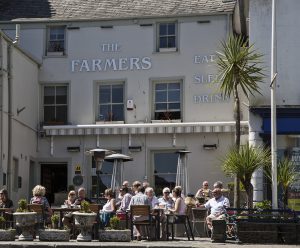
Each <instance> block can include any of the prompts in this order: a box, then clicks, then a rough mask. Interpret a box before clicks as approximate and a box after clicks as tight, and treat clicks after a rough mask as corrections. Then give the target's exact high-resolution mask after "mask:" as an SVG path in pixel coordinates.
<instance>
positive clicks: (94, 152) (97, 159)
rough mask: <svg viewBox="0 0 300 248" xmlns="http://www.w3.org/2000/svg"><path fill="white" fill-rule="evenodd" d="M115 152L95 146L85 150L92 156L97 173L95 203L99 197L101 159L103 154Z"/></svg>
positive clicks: (103, 156)
mask: <svg viewBox="0 0 300 248" xmlns="http://www.w3.org/2000/svg"><path fill="white" fill-rule="evenodd" d="M114 153H116V152H114V151H111V150H107V149H102V148H96V149H91V150H88V151H86V154H87V155H90V156H94V159H95V162H96V175H97V203H99V197H100V181H101V178H100V172H101V169H102V165H103V161H104V158H105V156H108V155H111V154H114Z"/></svg>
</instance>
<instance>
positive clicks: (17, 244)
mask: <svg viewBox="0 0 300 248" xmlns="http://www.w3.org/2000/svg"><path fill="white" fill-rule="evenodd" d="M294 246H296V245H282V244H275V245H274V244H237V243H235V242H233V241H228V242H226V243H211V241H210V239H209V238H196V239H195V241H187V239H186V238H184V239H176V240H174V241H132V242H99V241H92V242H77V241H75V240H72V241H69V242H42V241H26V242H25V241H13V242H12V241H9V242H8V241H2V242H0V247H1V248H2V247H3V248H31V247H35V248H37V247H41V248H47V247H49V248H52V247H53V248H77V247H82V248H90V247H101V248H126V247H132V248H152V247H154V248H156V247H163V248H177V247H178V248H191V247H192V248H193V247H195V248H198V247H199V248H220V247H221V248H222V247H224V248H237V247H239V248H245V247H246V248H283V247H294Z"/></svg>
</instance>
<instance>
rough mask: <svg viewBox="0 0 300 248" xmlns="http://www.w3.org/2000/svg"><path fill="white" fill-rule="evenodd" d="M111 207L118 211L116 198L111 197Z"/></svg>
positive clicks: (113, 210)
mask: <svg viewBox="0 0 300 248" xmlns="http://www.w3.org/2000/svg"><path fill="white" fill-rule="evenodd" d="M110 204H111V209H112V212H116V210H117V207H116V199H111V202H110Z"/></svg>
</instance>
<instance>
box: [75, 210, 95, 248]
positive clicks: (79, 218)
mask: <svg viewBox="0 0 300 248" xmlns="http://www.w3.org/2000/svg"><path fill="white" fill-rule="evenodd" d="M73 215H74V218H75V226H76V227H78V228H79V229H80V234H79V235H78V236H77V239H76V240H77V241H85V242H86V241H92V229H93V225H94V223H95V221H96V216H97V214H96V213H82V212H77V211H76V212H74V213H73Z"/></svg>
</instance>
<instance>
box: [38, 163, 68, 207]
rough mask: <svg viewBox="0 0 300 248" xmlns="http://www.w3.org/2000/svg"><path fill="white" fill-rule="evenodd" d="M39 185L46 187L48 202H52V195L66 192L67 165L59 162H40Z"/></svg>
mask: <svg viewBox="0 0 300 248" xmlns="http://www.w3.org/2000/svg"><path fill="white" fill-rule="evenodd" d="M41 185H43V186H44V187H45V188H46V195H45V196H46V197H47V199H48V201H49V203H50V204H52V203H54V200H55V199H54V195H55V193H58V192H67V189H68V166H67V164H65V163H61V164H41Z"/></svg>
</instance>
